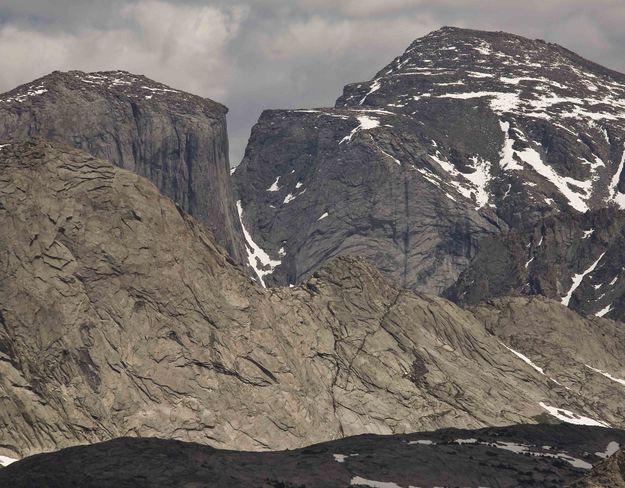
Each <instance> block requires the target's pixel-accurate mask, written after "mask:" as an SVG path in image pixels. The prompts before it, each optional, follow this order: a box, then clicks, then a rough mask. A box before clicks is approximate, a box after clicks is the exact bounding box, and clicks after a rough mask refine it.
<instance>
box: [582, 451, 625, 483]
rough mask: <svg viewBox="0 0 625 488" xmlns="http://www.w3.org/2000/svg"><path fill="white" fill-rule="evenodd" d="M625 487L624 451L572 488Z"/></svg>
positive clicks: (595, 469)
mask: <svg viewBox="0 0 625 488" xmlns="http://www.w3.org/2000/svg"><path fill="white" fill-rule="evenodd" d="M623 487H625V452H623V451H622V450H621V451H619V452H618V453H616V454H614V455H613V456H610V457H609V458H608V459H606V460H605V461H603V462H601V463H599V464H598V465H597V466H595V467H594V468H593V469H592V471H590V473H588V474H587V475H585V476H584V477H583V478H582V479H581V480H579V481H577V482H576V483H573V484H572V485H571V488H623Z"/></svg>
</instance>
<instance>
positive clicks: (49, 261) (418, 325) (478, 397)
mask: <svg viewBox="0 0 625 488" xmlns="http://www.w3.org/2000/svg"><path fill="white" fill-rule="evenodd" d="M0 228H2V229H3V231H2V233H0V256H1V258H0V259H1V261H0V263H1V265H2V269H3V272H2V274H1V275H0V446H1V447H0V456H6V457H9V458H14V459H15V458H20V457H23V456H25V455H28V454H32V453H37V452H41V451H44V450H51V449H57V448H60V447H64V446H71V445H75V444H78V443H86V442H96V441H101V440H106V439H111V438H114V437H120V436H161V437H165V438H170V439H180V440H187V441H194V442H199V443H209V444H211V445H213V446H215V447H223V448H235V449H245V450H263V449H268V448H272V449H278V448H294V447H301V446H303V445H307V444H310V443H314V442H321V441H325V440H328V439H333V438H338V437H343V436H349V435H355V434H361V433H381V434H392V433H404V432H409V431H417V430H431V429H436V428H441V427H463V428H478V427H483V426H487V425H509V424H513V423H535V422H559V421H564V422H570V423H582V424H589V425H600V426H608V425H610V426H612V427H625V423H624V420H623V419H625V415H624V412H623V402H622V398H623V388H624V387H625V386H624V382H623V380H621V379H619V378H625V369H624V366H623V362H622V360H621V358H622V357H623V355H624V350H625V346H624V344H625V330H624V329H623V328H622V327H619V324H617V323H615V322H612V321H610V320H605V319H599V318H595V319H592V320H589V319H583V318H581V317H579V316H577V315H576V314H575V313H574V312H572V311H570V310H568V309H566V308H565V307H563V306H562V305H561V304H559V303H556V302H554V301H551V300H548V299H545V298H509V299H501V300H499V301H493V302H492V303H489V304H485V305H483V306H481V307H480V308H478V309H475V310H463V309H461V308H459V307H458V306H457V305H454V304H452V303H451V302H449V301H447V300H445V299H443V298H438V297H433V296H428V295H422V294H419V293H415V292H413V291H410V290H404V289H400V288H398V287H396V286H394V285H391V284H389V283H387V282H386V281H385V280H384V279H383V278H382V277H381V275H380V274H379V273H378V272H377V270H375V269H374V268H372V267H371V266H369V265H367V264H365V263H364V262H363V261H361V260H358V259H353V258H341V259H339V260H337V261H335V262H334V263H333V264H331V265H330V266H328V267H325V268H323V269H322V270H320V271H319V272H317V273H315V274H314V276H312V277H311V278H310V279H309V280H308V281H307V282H306V283H304V284H302V285H301V286H298V287H295V288H292V289H290V288H272V289H263V288H262V287H260V286H259V285H258V284H255V283H254V282H253V281H251V280H250V279H249V278H248V277H246V276H245V275H244V274H243V272H242V271H241V270H240V269H239V268H238V267H236V266H234V265H233V264H232V263H231V262H230V261H229V260H228V259H227V257H226V255H225V254H224V253H223V251H222V250H221V248H220V247H218V246H217V245H216V244H215V243H214V241H213V239H212V236H211V235H210V234H209V233H207V232H206V231H205V230H204V227H203V226H201V225H198V224H196V223H195V221H194V220H193V219H191V218H189V217H187V216H185V214H183V213H182V212H180V211H179V209H178V208H177V207H176V206H175V205H174V203H173V202H171V201H170V200H169V199H167V198H166V197H163V196H162V195H161V194H160V193H159V192H158V189H157V188H156V187H154V186H153V185H152V184H150V183H149V182H148V181H147V180H145V179H143V178H142V177H140V176H138V175H136V174H133V173H131V172H128V171H125V170H122V169H119V168H116V167H114V166H113V165H111V164H110V163H109V162H106V161H103V160H99V159H94V158H93V157H92V156H90V155H88V154H86V153H84V152H82V151H79V150H75V149H70V148H67V149H66V148H59V147H53V146H52V145H50V143H47V142H43V141H41V140H39V141H31V142H26V143H19V144H18V143H15V144H9V145H5V146H3V147H2V148H0ZM520 323H522V324H524V325H523V327H520V326H519V325H518V324H520ZM547 327H549V329H547ZM546 330H549V333H546V332H545V331H546ZM559 337H562V338H570V340H569V339H567V340H565V339H560V338H559ZM579 337H584V340H583V341H579V340H575V338H579ZM586 365H588V366H586Z"/></svg>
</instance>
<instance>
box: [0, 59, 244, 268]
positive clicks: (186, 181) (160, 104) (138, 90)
mask: <svg viewBox="0 0 625 488" xmlns="http://www.w3.org/2000/svg"><path fill="white" fill-rule="evenodd" d="M226 112H227V109H226V107H224V106H223V105H221V104H219V103H216V102H214V101H212V100H209V99H206V98H202V97H199V96H195V95H191V94H189V93H185V92H183V91H180V90H175V89H173V88H170V87H168V86H166V85H163V84H162V83H157V82H155V81H152V80H150V79H148V78H146V77H145V76H139V75H134V74H131V73H128V72H126V71H106V72H96V73H83V72H82V71H70V72H66V73H63V72H58V71H56V72H54V73H51V74H49V75H47V76H44V77H43V78H39V79H37V80H35V81H33V82H30V83H27V84H25V85H22V86H19V87H17V88H15V89H14V90H12V91H10V92H7V93H4V94H2V95H0V143H2V142H3V141H6V140H9V139H18V138H30V137H34V136H40V137H44V138H46V139H49V140H51V141H53V142H61V143H64V144H67V145H70V146H74V147H77V148H80V149H83V150H85V151H87V152H89V153H91V154H92V155H94V156H96V157H99V158H103V159H106V160H108V161H111V162H112V163H113V164H115V165H116V166H120V167H122V168H125V169H129V170H131V171H134V172H135V173H138V174H140V175H142V176H145V177H147V178H148V179H149V180H151V181H152V182H153V183H154V184H155V185H156V186H157V187H158V188H159V190H160V191H161V193H163V194H164V195H166V196H168V197H170V198H171V199H172V200H174V201H175V202H176V203H177V204H178V205H180V207H181V208H182V209H183V210H184V211H185V212H187V213H189V214H191V215H193V216H194V217H195V218H196V219H197V220H198V221H200V222H202V223H204V224H205V225H207V226H208V228H209V229H210V230H211V231H212V232H213V234H214V236H215V238H216V240H217V242H218V243H219V244H220V245H222V246H224V247H225V248H226V249H227V250H228V252H229V253H230V255H231V256H232V258H233V259H234V260H235V261H238V262H244V261H246V259H244V258H245V251H244V247H243V240H242V239H243V234H242V231H241V225H240V223H239V217H238V215H237V211H236V208H235V201H234V199H233V196H232V185H231V183H230V165H229V162H228V134H227V129H226Z"/></svg>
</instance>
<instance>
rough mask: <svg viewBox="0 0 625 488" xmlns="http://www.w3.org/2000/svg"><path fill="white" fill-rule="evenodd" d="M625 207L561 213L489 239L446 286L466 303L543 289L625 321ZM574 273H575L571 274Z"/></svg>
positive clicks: (592, 312)
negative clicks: (454, 279)
mask: <svg viewBox="0 0 625 488" xmlns="http://www.w3.org/2000/svg"><path fill="white" fill-rule="evenodd" d="M624 253H625V213H624V212H622V211H621V210H616V209H610V208H608V209H601V210H597V211H591V212H588V213H585V214H576V215H573V214H567V213H560V214H557V215H554V216H551V217H548V218H546V219H544V220H542V221H541V222H539V223H538V224H536V225H535V226H532V227H530V228H528V229H524V230H517V231H514V232H511V233H509V234H505V235H502V236H498V237H494V238H490V239H485V240H483V241H482V242H481V243H480V250H479V252H478V253H477V255H476V257H475V258H474V259H473V261H472V262H471V264H470V266H469V267H468V269H466V270H465V271H463V272H462V274H461V275H460V278H459V279H458V281H457V282H456V283H455V284H454V285H453V286H452V287H450V288H449V289H448V290H446V292H445V296H447V297H448V298H450V299H452V300H454V301H456V302H458V303H463V304H475V303H478V302H480V301H482V300H485V299H488V298H492V297H497V296H505V295H510V294H526V295H537V294H540V295H544V296H547V297H550V298H553V299H556V300H558V301H560V302H562V303H563V304H565V305H567V306H569V307H571V308H572V309H574V310H577V311H578V312H580V313H583V314H585V315H596V316H599V317H609V318H612V319H614V320H620V321H625V300H624V297H625V283H624V282H623V279H622V278H623V263H625V254H624ZM571 277H573V279H571Z"/></svg>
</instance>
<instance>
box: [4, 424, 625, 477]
mask: <svg viewBox="0 0 625 488" xmlns="http://www.w3.org/2000/svg"><path fill="white" fill-rule="evenodd" d="M624 443H625V432H623V431H619V430H613V429H600V428H590V427H579V426H515V427H504V428H489V429H481V430H455V429H449V430H441V431H436V432H424V433H414V434H409V435H396V436H372V435H367V436H359V437H351V438H346V439H341V440H337V441H333V442H327V443H325V444H317V445H312V446H309V447H306V448H303V449H297V450H294V451H283V452H268V453H251V452H236V451H223V450H217V449H212V448H210V447H207V446H202V445H198V444H188V443H183V442H177V441H171V440H160V439H128V438H126V439H116V440H113V441H109V442H105V443H102V444H96V445H92V446H82V447H74V448H69V449H65V450H62V451H60V452H55V453H51V454H43V455H38V456H33V457H30V458H27V459H24V460H23V461H21V462H18V463H15V464H12V465H11V466H9V467H8V468H4V469H0V484H2V486H11V487H13V488H25V487H29V488H30V487H34V486H36V487H37V488H53V487H54V488H56V487H70V486H79V487H81V488H92V487H93V488H95V487H97V488H138V487H150V488H172V487H188V488H190V487H198V488H199V487H208V486H211V487H213V486H214V487H219V488H243V487H245V488H250V487H258V488H270V487H273V488H333V487H336V488H345V487H347V486H368V487H383V488H408V487H410V486H419V487H422V488H432V487H442V486H445V487H459V486H462V487H477V486H493V487H494V486H496V487H499V488H518V487H520V486H523V487H528V488H563V486H564V485H565V484H567V483H569V482H571V481H573V480H575V479H577V478H579V477H580V476H582V475H583V474H584V473H586V472H587V471H588V470H589V469H590V468H591V467H592V465H593V464H595V463H600V462H601V461H602V460H603V459H604V458H605V457H607V456H608V455H610V454H612V453H613V452H614V451H613V449H614V446H619V445H622V444H624ZM616 448H617V449H618V447H616ZM610 461H611V459H610V460H609V461H608V462H610ZM580 486H585V487H586V486H595V485H580ZM600 486H601V487H605V488H617V487H621V486H623V485H622V484H619V485H600Z"/></svg>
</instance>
